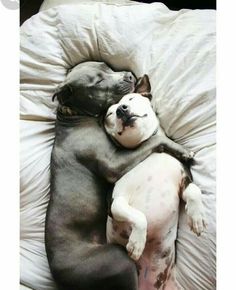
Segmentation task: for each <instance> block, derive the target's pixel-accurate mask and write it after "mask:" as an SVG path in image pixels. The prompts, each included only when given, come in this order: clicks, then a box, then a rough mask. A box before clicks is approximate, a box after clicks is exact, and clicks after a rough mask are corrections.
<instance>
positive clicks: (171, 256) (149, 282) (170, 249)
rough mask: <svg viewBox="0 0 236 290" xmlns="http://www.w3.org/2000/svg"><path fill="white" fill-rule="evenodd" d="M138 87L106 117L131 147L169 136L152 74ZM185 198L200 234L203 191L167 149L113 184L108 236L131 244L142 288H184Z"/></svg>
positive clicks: (193, 226) (115, 136)
mask: <svg viewBox="0 0 236 290" xmlns="http://www.w3.org/2000/svg"><path fill="white" fill-rule="evenodd" d="M137 87H138V89H137V93H132V94H128V95H126V96H124V97H123V98H122V99H121V101H120V102H119V103H118V104H116V105H113V106H111V107H110V108H109V110H108V112H107V114H106V117H105V121H104V124H105V129H106V131H107V133H108V134H109V135H110V136H111V137H112V138H113V139H114V140H116V142H118V143H119V144H120V145H121V146H124V147H127V148H135V147H137V146H138V145H139V144H140V143H142V142H144V141H145V140H147V139H148V138H150V137H151V136H152V135H153V134H159V135H160V136H161V135H163V134H164V132H163V130H162V129H161V126H160V123H159V120H158V118H157V116H156V114H155V113H154V111H153V109H152V107H151V103H150V98H151V95H150V93H149V92H150V90H151V87H150V83H149V80H148V77H147V75H145V76H144V77H143V78H142V79H140V80H139V83H138V86H137ZM140 93H141V94H140ZM180 198H182V199H183V200H184V201H185V202H186V206H185V208H186V213H187V215H188V218H189V225H190V228H191V230H193V232H195V233H196V234H197V235H200V234H201V233H202V231H203V230H204V227H205V221H204V210H203V204H202V198H201V190H200V189H199V187H197V186H196V185H195V184H194V183H192V178H191V173H190V172H189V170H187V168H186V167H185V166H183V165H182V164H181V163H180V162H179V161H178V160H177V159H176V158H174V157H172V156H171V155H169V154H167V153H153V154H152V155H151V156H149V157H148V158H147V159H146V160H144V161H143V162H141V163H140V164H139V165H138V166H136V167H135V168H134V169H132V170H131V171H130V172H128V173H127V174H125V175H124V176H123V177H122V178H121V179H120V180H119V181H118V182H117V183H116V185H115V187H114V190H113V202H112V205H111V213H112V217H113V218H112V219H111V218H110V217H109V218H108V223H107V239H108V242H109V243H119V244H122V245H124V246H126V249H127V251H128V254H129V255H130V257H131V258H132V259H134V260H135V261H137V265H138V269H139V289H140V290H154V289H155V290H156V289H165V290H172V289H179V288H178V285H177V283H176V280H175V271H174V270H175V267H174V265H175V240H176V234H177V223H178V208H179V199H180Z"/></svg>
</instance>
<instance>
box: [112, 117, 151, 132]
mask: <svg viewBox="0 0 236 290" xmlns="http://www.w3.org/2000/svg"><path fill="white" fill-rule="evenodd" d="M145 117H147V114H144V115H137V114H129V115H127V114H124V115H122V116H121V117H119V119H120V120H121V121H122V131H119V132H118V134H119V135H122V133H123V131H124V130H125V128H126V127H134V123H135V121H136V120H137V119H138V118H145Z"/></svg>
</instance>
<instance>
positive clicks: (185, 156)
mask: <svg viewBox="0 0 236 290" xmlns="http://www.w3.org/2000/svg"><path fill="white" fill-rule="evenodd" d="M160 138H161V139H162V140H161V141H160V142H161V146H162V149H163V152H167V153H170V154H172V155H173V156H174V157H176V158H177V159H179V160H180V161H184V162H186V161H190V160H193V157H194V153H193V152H190V151H188V150H187V149H186V148H185V147H184V146H182V145H180V144H178V143H175V142H174V141H172V140H171V139H170V138H168V137H167V136H161V137H160Z"/></svg>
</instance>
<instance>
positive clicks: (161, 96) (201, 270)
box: [20, 3, 216, 290]
mask: <svg viewBox="0 0 236 290" xmlns="http://www.w3.org/2000/svg"><path fill="white" fill-rule="evenodd" d="M91 59H92V60H102V61H106V62H107V63H108V64H110V65H111V66H113V67H114V68H116V69H122V70H123V69H126V70H131V71H133V72H134V73H135V74H136V75H137V76H140V75H142V74H144V73H147V74H148V75H149V76H150V79H151V84H152V92H153V105H154V108H155V110H156V111H157V112H158V114H159V117H160V119H161V123H162V126H163V127H164V129H165V131H166V133H167V134H168V135H169V136H170V137H172V138H174V139H175V140H176V141H177V142H179V143H181V144H184V145H185V146H187V147H188V148H189V149H191V150H193V151H195V152H196V161H197V163H196V165H194V166H193V169H192V173H193V177H194V180H195V182H196V183H197V184H198V185H199V186H200V188H201V189H202V191H203V199H204V205H205V207H206V217H207V222H208V229H207V232H206V233H204V234H203V236H202V237H201V238H198V237H196V236H194V234H193V233H192V232H190V231H189V229H188V227H187V224H186V215H185V214H184V211H183V205H181V208H182V209H181V214H180V221H179V230H178V240H177V261H176V262H177V278H178V280H179V282H180V284H181V285H182V287H183V288H184V289H186V290H195V289H196V290H201V289H202V290H212V289H215V287H216V286H215V284H216V283H215V11H210V10H194V11H191V10H180V11H170V10H169V9H168V8H167V7H166V6H165V5H163V4H161V3H155V4H151V5H148V4H138V5H134V4H133V5H132V6H127V5H125V6H117V5H105V4H93V5H90V4H88V5H82V4H79V5H75V6H73V5H72V6H59V7H55V8H52V9H47V10H45V11H42V12H40V13H39V14H37V15H35V16H33V17H32V18H31V19H29V20H28V21H26V22H25V23H24V24H23V25H22V27H21V104H20V113H21V121H20V122H21V169H20V176H21V281H22V283H23V284H24V285H27V286H29V287H32V288H33V289H38V290H41V289H42V290H51V289H55V287H54V283H53V281H52V279H51V276H50V272H49V269H48V264H47V259H46V255H45V249H44V219H45V211H46V206H47V202H48V198H49V196H48V193H49V186H50V184H49V177H50V175H49V173H50V171H49V169H50V167H49V166H50V154H51V149H52V145H53V140H54V125H55V124H54V121H55V109H56V105H57V103H56V102H55V103H53V102H52V94H53V92H54V90H55V88H56V87H57V85H58V84H59V83H60V82H62V81H63V80H64V78H65V76H66V73H67V70H68V69H69V68H70V67H72V66H74V65H75V64H77V63H80V62H82V61H86V60H91Z"/></svg>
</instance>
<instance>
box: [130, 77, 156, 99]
mask: <svg viewBox="0 0 236 290" xmlns="http://www.w3.org/2000/svg"><path fill="white" fill-rule="evenodd" d="M134 92H135V93H138V94H140V95H142V96H144V97H146V98H148V99H149V100H150V101H151V99H152V95H151V94H150V92H151V84H150V81H149V77H148V75H144V76H142V77H141V78H139V79H138V81H137V83H136V86H135V90H134Z"/></svg>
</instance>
